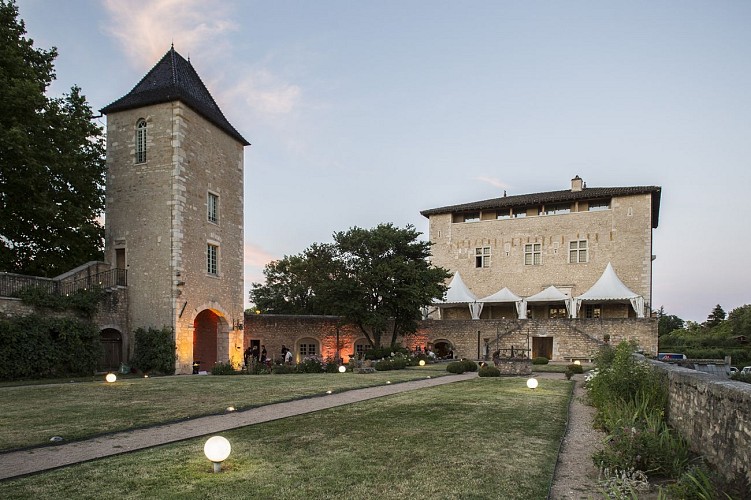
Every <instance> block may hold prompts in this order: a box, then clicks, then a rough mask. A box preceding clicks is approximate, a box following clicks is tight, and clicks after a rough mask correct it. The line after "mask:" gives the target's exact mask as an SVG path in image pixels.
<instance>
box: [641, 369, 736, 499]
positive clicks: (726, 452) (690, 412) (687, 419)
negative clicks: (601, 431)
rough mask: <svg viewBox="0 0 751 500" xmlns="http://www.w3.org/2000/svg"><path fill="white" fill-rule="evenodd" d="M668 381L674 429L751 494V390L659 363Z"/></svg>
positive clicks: (723, 380) (705, 374) (724, 380)
mask: <svg viewBox="0 0 751 500" xmlns="http://www.w3.org/2000/svg"><path fill="white" fill-rule="evenodd" d="M651 363H652V364H653V365H654V366H656V367H657V368H658V369H660V370H664V371H665V372H667V376H668V388H669V396H668V423H669V424H670V425H671V426H672V427H673V428H674V429H676V430H677V431H678V432H680V434H681V435H682V436H683V437H684V438H686V439H687V440H688V442H689V446H690V447H691V449H692V450H693V451H694V452H696V453H699V454H701V455H703V456H704V457H706V459H707V460H708V461H709V462H710V463H711V464H712V465H714V466H715V467H716V468H717V470H718V471H720V472H721V473H722V474H724V475H725V476H726V478H727V479H728V480H729V481H732V482H734V483H735V484H738V485H744V486H746V487H748V488H749V490H748V491H751V384H746V383H743V382H736V381H732V380H727V379H723V378H719V377H717V376H713V375H710V374H707V373H702V372H698V371H695V370H690V369H688V368H682V367H680V366H675V365H670V364H667V363H662V362H658V361H651Z"/></svg>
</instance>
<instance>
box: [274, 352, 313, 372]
mask: <svg viewBox="0 0 751 500" xmlns="http://www.w3.org/2000/svg"><path fill="white" fill-rule="evenodd" d="M323 371H324V369H323V361H321V359H320V358H318V357H316V356H306V357H305V358H303V360H302V361H300V363H298V364H297V372H298V373H323ZM274 373H276V372H274Z"/></svg>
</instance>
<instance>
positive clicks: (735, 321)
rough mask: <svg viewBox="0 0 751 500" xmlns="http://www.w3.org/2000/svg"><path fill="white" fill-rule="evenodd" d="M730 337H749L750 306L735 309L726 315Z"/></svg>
mask: <svg viewBox="0 0 751 500" xmlns="http://www.w3.org/2000/svg"><path fill="white" fill-rule="evenodd" d="M728 323H730V327H731V332H732V335H734V336H738V335H745V336H746V337H751V304H746V305H745V306H741V307H736V308H735V309H733V310H732V311H730V314H728Z"/></svg>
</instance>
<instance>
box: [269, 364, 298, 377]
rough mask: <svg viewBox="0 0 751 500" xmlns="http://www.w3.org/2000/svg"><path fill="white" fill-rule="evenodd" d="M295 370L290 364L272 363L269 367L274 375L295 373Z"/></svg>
mask: <svg viewBox="0 0 751 500" xmlns="http://www.w3.org/2000/svg"><path fill="white" fill-rule="evenodd" d="M296 371H297V370H296V368H295V367H294V366H292V365H274V366H273V367H272V368H271V373H273V374H274V375H287V374H288V373H295V372H296Z"/></svg>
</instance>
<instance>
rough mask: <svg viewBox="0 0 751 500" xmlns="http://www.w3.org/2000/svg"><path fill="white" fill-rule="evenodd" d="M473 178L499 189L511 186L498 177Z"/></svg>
mask: <svg viewBox="0 0 751 500" xmlns="http://www.w3.org/2000/svg"><path fill="white" fill-rule="evenodd" d="M474 180H476V181H480V182H484V183H485V184H490V185H491V186H493V187H496V188H499V189H508V188H509V187H511V186H510V185H508V184H506V183H505V182H503V181H502V180H500V179H496V178H494V177H483V176H480V177H474Z"/></svg>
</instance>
